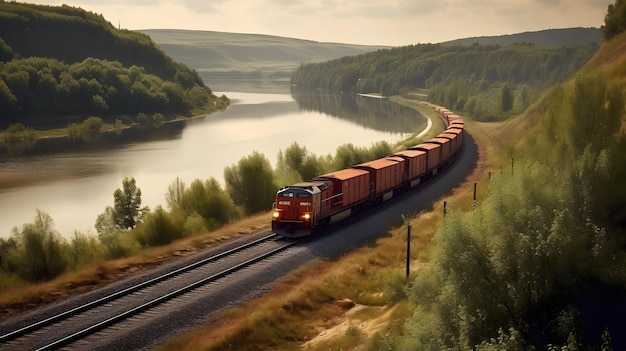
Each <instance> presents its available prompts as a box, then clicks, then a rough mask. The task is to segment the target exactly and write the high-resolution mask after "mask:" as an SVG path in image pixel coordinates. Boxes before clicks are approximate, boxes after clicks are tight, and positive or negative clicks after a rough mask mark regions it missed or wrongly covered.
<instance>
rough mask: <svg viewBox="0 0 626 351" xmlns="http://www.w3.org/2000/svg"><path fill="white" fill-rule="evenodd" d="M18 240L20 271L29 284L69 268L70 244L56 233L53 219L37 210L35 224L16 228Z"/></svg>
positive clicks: (15, 232) (49, 277)
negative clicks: (68, 253)
mask: <svg viewBox="0 0 626 351" xmlns="http://www.w3.org/2000/svg"><path fill="white" fill-rule="evenodd" d="M14 236H15V237H16V238H17V242H18V249H17V261H18V265H17V267H19V268H18V272H20V275H21V276H22V278H24V279H26V280H29V281H41V280H47V279H52V278H54V277H56V276H58V275H59V274H61V273H63V272H64V271H65V269H66V268H67V264H68V262H67V257H66V251H67V242H65V240H64V239H63V238H62V237H61V236H60V235H59V233H58V232H57V231H55V230H54V224H53V221H52V218H51V217H50V215H48V214H47V213H44V212H42V211H41V210H39V209H38V210H37V214H36V216H35V221H34V222H33V223H27V224H24V226H23V228H22V231H21V232H19V233H18V232H17V229H14Z"/></svg>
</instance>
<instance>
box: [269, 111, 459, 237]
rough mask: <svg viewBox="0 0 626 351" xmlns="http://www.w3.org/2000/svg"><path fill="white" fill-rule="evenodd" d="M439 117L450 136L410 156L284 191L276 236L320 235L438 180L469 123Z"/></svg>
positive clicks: (276, 211) (277, 205) (446, 114)
mask: <svg viewBox="0 0 626 351" xmlns="http://www.w3.org/2000/svg"><path fill="white" fill-rule="evenodd" d="M423 104H424V105H426V106H428V107H430V108H432V109H434V110H435V111H437V113H438V114H439V116H440V117H441V119H442V120H443V122H444V124H445V125H446V130H445V131H444V132H443V133H441V134H439V135H438V136H437V137H435V138H432V139H429V140H427V141H425V142H423V143H422V144H419V145H416V146H413V147H411V148H409V149H407V150H405V151H401V152H397V153H395V154H392V155H389V156H386V157H383V158H380V159H377V160H374V161H370V162H365V163H362V164H358V165H354V166H352V167H349V168H346V169H343V170H340V171H336V172H333V173H329V174H324V175H321V176H318V177H315V178H313V179H311V180H308V181H305V182H300V183H296V184H292V185H289V186H286V187H283V188H282V189H280V190H278V192H277V193H276V202H274V206H273V210H272V230H273V231H274V233H276V234H278V235H281V236H283V237H287V238H296V237H302V236H307V235H311V234H313V233H315V231H316V230H318V229H319V228H322V227H324V226H328V225H331V224H333V223H336V222H338V221H341V220H344V219H346V218H348V217H350V216H352V215H354V214H356V213H359V212H361V211H364V210H366V209H368V208H370V207H373V206H375V205H378V204H380V203H383V202H385V201H388V200H391V199H392V198H394V197H395V196H397V195H399V194H401V193H403V192H405V191H408V190H409V189H411V188H414V187H416V186H418V185H419V184H421V183H423V182H424V181H425V180H427V179H430V178H432V177H435V176H436V175H437V174H439V173H440V172H441V171H442V170H443V169H444V168H446V167H447V166H449V164H450V163H452V162H453V161H454V160H455V158H456V157H457V156H458V154H459V152H460V151H461V148H462V145H463V139H464V138H463V135H464V133H465V132H464V128H465V125H464V123H463V119H462V118H461V117H460V116H458V115H456V114H454V113H453V112H452V111H450V110H448V109H446V108H445V107H442V106H437V105H433V104H430V103H423Z"/></svg>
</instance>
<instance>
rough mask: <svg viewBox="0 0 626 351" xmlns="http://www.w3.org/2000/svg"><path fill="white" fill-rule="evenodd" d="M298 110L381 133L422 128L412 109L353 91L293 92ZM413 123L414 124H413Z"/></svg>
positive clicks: (420, 121) (422, 122)
mask: <svg viewBox="0 0 626 351" xmlns="http://www.w3.org/2000/svg"><path fill="white" fill-rule="evenodd" d="M293 97H294V99H295V100H296V102H297V103H298V105H299V106H300V108H301V109H304V110H310V111H317V112H323V113H325V114H328V115H330V116H334V117H337V118H341V119H343V120H348V121H350V122H353V123H356V124H358V125H360V126H363V127H365V128H368V129H369V128H371V129H374V130H379V131H383V132H393V133H413V132H415V131H416V130H422V129H423V128H425V127H426V119H424V118H419V117H418V114H417V112H416V111H415V110H413V109H411V108H408V107H406V106H402V105H399V104H396V103H393V102H391V101H389V99H378V98H371V97H364V96H358V95H353V94H331V95H306V94H293ZM416 122H417V123H416Z"/></svg>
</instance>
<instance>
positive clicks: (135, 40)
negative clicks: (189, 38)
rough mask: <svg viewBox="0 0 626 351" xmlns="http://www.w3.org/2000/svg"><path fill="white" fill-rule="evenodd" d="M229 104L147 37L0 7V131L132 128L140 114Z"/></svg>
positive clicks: (40, 11)
mask: <svg viewBox="0 0 626 351" xmlns="http://www.w3.org/2000/svg"><path fill="white" fill-rule="evenodd" d="M227 105H228V101H227V99H224V98H218V97H216V96H215V95H214V94H213V93H212V92H211V89H210V88H209V87H207V86H206V85H205V84H204V82H203V81H202V79H201V78H200V77H199V75H198V74H197V72H195V71H193V70H191V69H189V68H188V67H187V66H185V65H184V64H181V63H178V62H176V61H174V60H172V59H171V58H170V57H168V56H167V55H166V54H165V53H164V52H163V51H162V50H161V49H160V48H159V47H158V46H157V45H156V44H155V43H154V42H153V41H152V40H151V39H150V37H148V36H147V35H145V34H141V33H137V32H132V31H128V30H119V29H116V28H115V27H113V26H112V25H111V23H109V22H107V21H105V20H104V18H103V17H102V16H101V15H96V14H94V13H91V12H87V11H84V10H82V9H80V8H74V7H70V6H67V5H63V6H59V7H55V6H42V5H31V4H21V3H16V2H0V116H1V117H0V127H3V128H6V127H7V126H8V125H10V124H14V123H21V124H22V125H26V126H27V127H34V126H37V127H40V128H58V127H64V126H66V125H67V124H68V123H70V122H72V123H80V122H82V121H83V120H85V119H86V118H88V117H94V116H95V117H98V118H103V119H105V120H111V121H113V120H115V119H120V120H124V121H126V122H127V123H132V122H133V121H134V119H135V118H136V116H137V115H138V114H140V113H143V114H154V113H161V114H164V115H165V117H166V118H173V117H175V116H185V117H188V116H191V114H192V113H193V112H197V111H198V110H205V111H207V112H211V111H212V110H215V109H218V108H225V107H226V106H227Z"/></svg>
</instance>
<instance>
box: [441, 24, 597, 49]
mask: <svg viewBox="0 0 626 351" xmlns="http://www.w3.org/2000/svg"><path fill="white" fill-rule="evenodd" d="M600 42H602V33H601V32H600V29H599V28H565V29H546V30H541V31H537V32H524V33H517V34H509V35H497V36H488V37H472V38H463V39H456V40H450V41H446V42H443V43H441V44H444V45H471V44H475V43H478V44H481V45H509V44H516V43H529V44H535V45H541V46H571V45H587V44H594V43H595V44H600Z"/></svg>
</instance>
